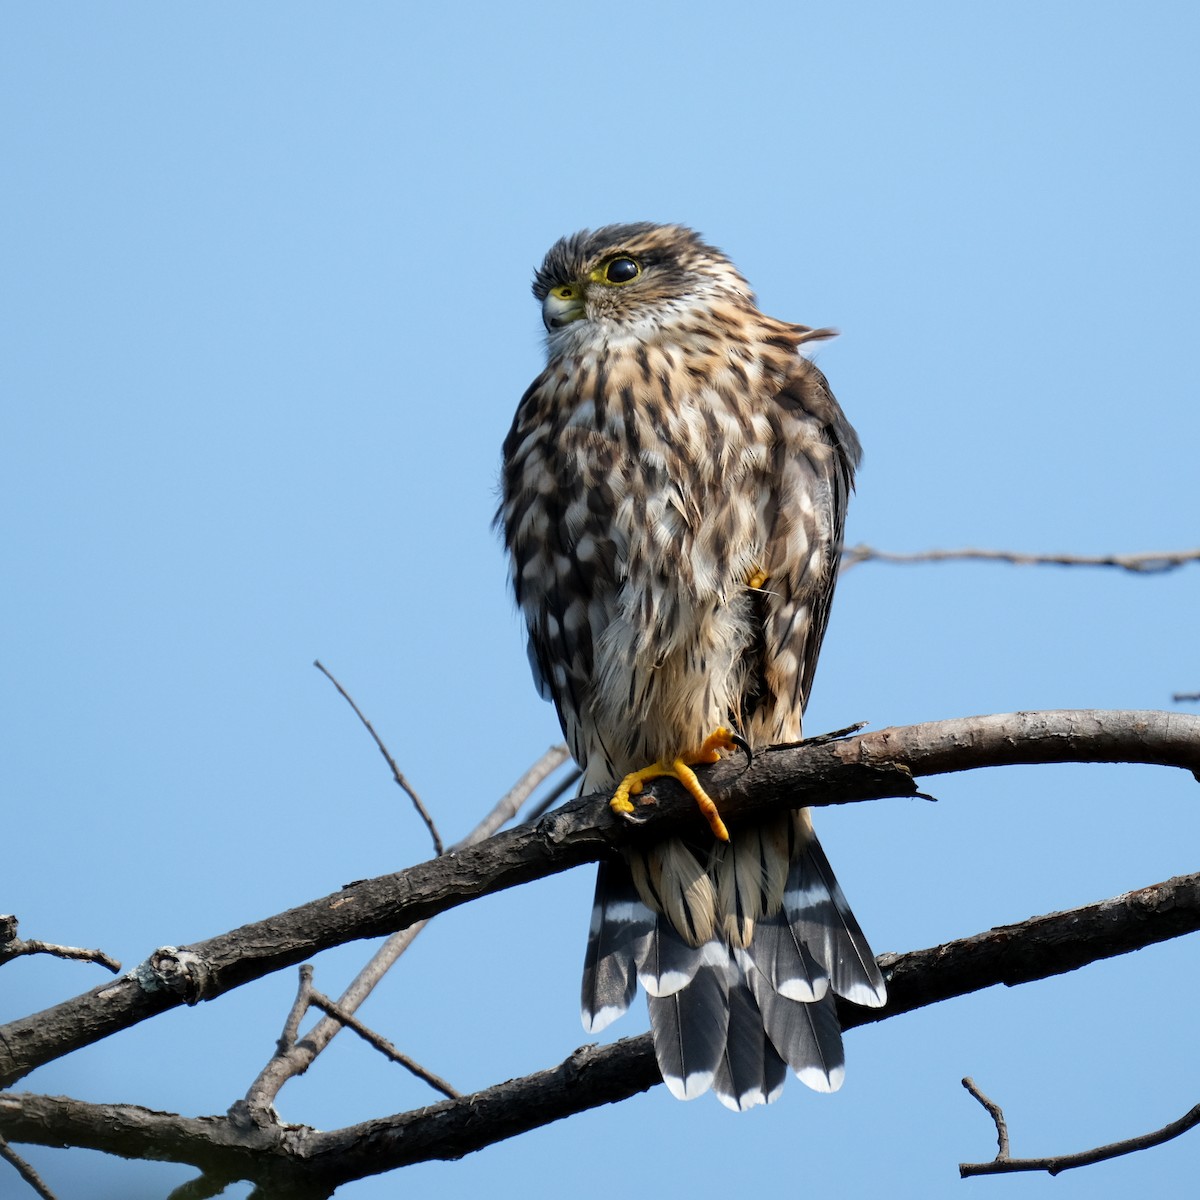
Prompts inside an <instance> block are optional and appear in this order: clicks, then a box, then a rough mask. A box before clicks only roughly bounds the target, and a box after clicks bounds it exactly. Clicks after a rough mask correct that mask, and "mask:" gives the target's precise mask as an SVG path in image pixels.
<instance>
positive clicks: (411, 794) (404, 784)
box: [313, 658, 444, 854]
mask: <svg viewBox="0 0 1200 1200" xmlns="http://www.w3.org/2000/svg"><path fill="white" fill-rule="evenodd" d="M313 666H314V667H316V668H317V670H318V671H320V672H321V674H322V675H324V676H325V678H326V679H328V680H329V682H330V683H332V684H333V686H334V687H335V688H337V690H338V691H339V692H340V693H341V696H342V699H344V700H345V701H346V703H347V704H349V705H350V707H351V708H352V709H354V714H355V716H357V717H358V719H359V720H360V721H361V722H362V723H363V725H364V726H365V727H366V730H367V732H368V733H369V734H370V735H371V737H372V738H373V739H374V741H375V745H376V746H378V747H379V753H380V754H382V755H383V757H384V761H385V762H386V763H387V765H388V766H389V767H390V768H391V770H392V778H393V779H394V780H395V781H396V782H397V783H398V784H399V785H400V787H401V788H402V789H403V790H404V791H405V792H406V793H407V794H408V798H409V799H410V800H411V801H412V802H413V805H414V807H415V808H416V810H417V812H418V813H420V814H421V820H422V821H424V822H425V827H426V828H427V829H428V830H429V836H430V837H432V838H433V852H434V854H442V853H443V852H444V848H443V846H442V835H441V834H440V833H438V831H437V826H436V825H435V824H434V823H433V818H432V817H431V816H430V815H429V810H428V809H426V807H425V805H424V804H422V803H421V797H420V796H418V795H417V793H416V790H415V789H414V788H413V786H412V784H411V783H409V782H408V780H407V779H405V778H404V774H403V772H402V771H401V770H400V768H399V767H398V766H397V765H396V760H395V759H394V758H393V757H392V756H391V754H390V753H389V752H388V748H387V747H386V746H385V745H384V744H383V739H382V738H381V737H380V736H379V734H377V733H376V732H375V727H374V726H373V725H372V724H371V722H370V721H368V720H367V718H366V717H365V716H364V715H363V712H362V709H360V708H359V707H358V705H357V704H355V703H354V701H353V699H351V696H350V693H349V692H347V691H346V689H345V688H344V687H342V685H341V684H340V683H338V681H337V680H336V679H335V678H334V677H333V676H332V675H331V674H330V673H329V671H328V670H326V668H325V667H324V665H323V664H322V662H321V660H320V659H319V658H318V659H317V660H316V661H315V662H314V663H313Z"/></svg>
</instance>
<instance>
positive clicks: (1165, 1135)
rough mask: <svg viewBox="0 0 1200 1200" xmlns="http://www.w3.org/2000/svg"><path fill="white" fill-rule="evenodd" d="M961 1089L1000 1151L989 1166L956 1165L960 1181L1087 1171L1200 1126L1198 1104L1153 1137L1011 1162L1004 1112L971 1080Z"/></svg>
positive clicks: (1144, 1134)
mask: <svg viewBox="0 0 1200 1200" xmlns="http://www.w3.org/2000/svg"><path fill="white" fill-rule="evenodd" d="M962 1082H963V1087H965V1088H966V1089H967V1091H968V1092H970V1093H971V1095H972V1096H974V1097H975V1099H976V1100H978V1101H979V1103H980V1104H982V1105H983V1107H984V1108H985V1109H987V1111H988V1113H989V1114H990V1115H991V1118H992V1120H993V1121H994V1122H995V1124H996V1141H997V1142H998V1143H999V1147H1000V1148H999V1150H998V1151H997V1154H996V1157H995V1158H994V1159H992V1161H991V1162H984V1163H959V1164H958V1174H959V1177H960V1178H962V1179H969V1178H970V1177H971V1176H972V1175H1007V1174H1011V1173H1014V1172H1017V1171H1046V1172H1047V1173H1048V1174H1050V1175H1058V1174H1059V1173H1060V1172H1062V1171H1070V1170H1071V1169H1072V1168H1074V1167H1090V1166H1091V1165H1092V1164H1093V1163H1098V1162H1105V1161H1106V1160H1107V1159H1110V1158H1120V1157H1121V1155H1123V1154H1134V1153H1136V1152H1137V1151H1138V1150H1149V1149H1150V1147H1152V1146H1161V1145H1162V1144H1163V1142H1169V1141H1171V1139H1172V1138H1177V1137H1179V1135H1180V1134H1181V1133H1187V1131H1188V1130H1189V1129H1194V1128H1195V1127H1196V1126H1197V1125H1200V1104H1197V1105H1196V1106H1195V1107H1194V1108H1192V1109H1190V1110H1189V1111H1188V1112H1186V1113H1184V1115H1183V1116H1182V1117H1180V1118H1179V1120H1177V1121H1172V1122H1171V1123H1170V1124H1169V1125H1164V1126H1163V1127H1162V1128H1161V1129H1156V1130H1154V1131H1153V1132H1152V1133H1142V1134H1139V1135H1138V1136H1137V1137H1131V1138H1126V1139H1125V1140H1124V1141H1122V1142H1110V1143H1109V1144H1108V1145H1107V1146H1097V1147H1096V1148H1095V1149H1093V1150H1081V1151H1079V1152H1078V1153H1077V1154H1055V1155H1047V1156H1046V1157H1044V1158H1011V1157H1009V1146H1008V1124H1007V1122H1006V1121H1005V1120H1004V1110H1003V1109H1002V1108H1001V1107H1000V1105H998V1104H997V1103H995V1101H993V1100H989V1099H988V1098H987V1097H986V1096H985V1095H984V1094H983V1093H982V1092H981V1091H980V1090H979V1089H978V1088H977V1087H976V1086H975V1083H974V1082H973V1081H972V1080H971V1079H969V1078H968V1079H964V1080H963V1081H962Z"/></svg>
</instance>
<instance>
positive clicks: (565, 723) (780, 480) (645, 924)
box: [497, 224, 885, 1109]
mask: <svg viewBox="0 0 1200 1200" xmlns="http://www.w3.org/2000/svg"><path fill="white" fill-rule="evenodd" d="M533 292H534V295H535V296H536V297H537V299H538V300H540V301H541V304H542V317H543V320H544V322H545V325H546V331H547V337H546V343H547V365H546V369H545V370H544V371H543V372H542V374H541V375H539V376H538V378H537V379H536V380H534V382H533V384H532V386H531V387H530V388H529V390H528V391H527V392H526V393H525V395H524V397H523V398H522V400H521V403H520V405H519V407H518V409H517V413H516V417H515V419H514V421H513V425H512V429H511V431H510V432H509V435H508V438H507V439H506V441H505V443H504V468H503V497H502V500H501V504H500V509H499V512H498V514H497V522H498V523H499V524H500V525H501V526H502V529H503V533H504V539H505V542H506V544H507V547H508V550H509V553H510V555H511V568H512V582H513V588H514V591H515V593H516V598H517V602H518V603H519V605H520V606H521V610H522V612H523V613H524V615H525V619H526V621H527V622H528V626H529V657H530V662H531V664H532V667H533V673H534V677H535V679H536V681H537V683H538V686H539V689H540V690H541V692H542V695H543V696H545V697H546V698H548V699H551V700H553V701H554V704H555V707H556V708H557V709H558V716H559V720H560V721H561V722H562V727H563V732H564V734H565V736H566V739H567V743H568V745H569V746H570V748H571V753H572V754H573V755H574V756H575V759H576V761H577V762H578V763H579V765H580V767H581V768H582V770H583V785H582V786H583V791H584V792H592V791H598V790H607V791H611V792H612V793H613V799H612V807H613V808H614V809H615V810H616V811H618V812H622V813H625V814H632V813H634V812H635V811H636V800H635V798H636V797H637V795H638V793H639V792H640V791H641V790H642V785H643V783H644V782H646V781H647V780H649V779H652V778H654V777H657V776H661V775H673V776H675V777H676V778H678V779H679V780H680V782H682V783H683V784H684V786H685V787H687V788H688V790H689V791H690V792H691V793H692V795H693V796H694V797H695V798H696V801H697V804H698V805H699V806H700V808H701V810H702V812H703V813H704V816H705V818H706V820H707V822H708V828H706V829H702V828H698V829H697V832H696V833H695V835H694V836H688V837H682V838H681V837H676V838H670V839H668V840H666V841H662V842H659V843H657V844H653V845H650V846H649V847H648V848H644V849H643V848H638V849H636V850H632V851H630V852H628V853H627V854H626V855H625V856H624V858H623V860H614V861H609V862H606V863H603V864H601V867H600V871H599V875H598V878H597V881H596V899H595V906H594V908H593V912H592V924H591V930H590V933H589V938H588V946H587V954H586V961H585V964H584V977H583V1021H584V1025H585V1026H586V1028H587V1029H588V1030H589V1031H593V1032H594V1031H596V1030H600V1029H603V1028H604V1027H605V1026H606V1025H608V1024H609V1022H610V1021H612V1020H614V1019H615V1018H616V1017H618V1016H620V1015H621V1014H622V1013H623V1012H624V1011H625V1010H626V1009H627V1008H628V1007H629V1004H630V1001H631V1000H632V999H633V996H634V993H635V992H636V990H637V981H638V980H640V981H641V983H642V985H643V987H644V988H645V989H646V992H647V993H648V997H649V1007H650V1023H651V1026H652V1028H653V1032H654V1048H655V1052H656V1054H657V1057H658V1063H659V1066H660V1068H661V1070H662V1074H663V1079H664V1080H665V1081H666V1084H667V1086H668V1087H669V1088H670V1089H671V1091H672V1092H673V1093H674V1094H675V1095H676V1096H678V1097H680V1098H682V1099H691V1098H692V1097H694V1096H698V1095H700V1094H701V1093H702V1092H705V1091H707V1090H708V1089H709V1088H710V1087H711V1088H713V1089H714V1090H715V1091H716V1093H717V1095H718V1097H719V1098H720V1099H721V1101H722V1102H723V1103H724V1104H726V1105H728V1106H729V1107H731V1108H736V1109H744V1108H750V1107H752V1106H753V1105H755V1104H762V1103H764V1102H769V1101H771V1100H774V1099H775V1097H776V1096H778V1095H779V1093H780V1091H781V1089H782V1087H783V1082H784V1079H785V1077H786V1073H787V1070H786V1068H787V1067H791V1068H792V1069H793V1070H795V1072H796V1073H797V1075H799V1077H800V1078H801V1079H802V1080H803V1081H804V1082H805V1083H806V1084H808V1085H809V1086H810V1087H813V1088H816V1089H817V1090H818V1091H833V1090H834V1089H836V1088H837V1087H839V1086H840V1084H841V1082H842V1077H843V1074H844V1068H843V1056H842V1045H841V1031H840V1029H839V1026H838V1021H837V1011H836V1007H835V1000H834V997H835V995H836V996H843V997H845V998H846V999H848V1000H852V1001H854V1002H855V1003H857V1004H866V1005H881V1004H883V1003H884V1000H885V991H884V984H883V979H882V977H881V975H880V973H879V969H878V967H877V966H876V965H875V959H874V956H873V955H872V953H871V951H870V948H869V947H868V946H867V943H866V940H865V938H864V937H863V935H862V931H861V930H860V929H859V927H858V923H857V922H856V921H855V919H854V916H853V914H852V913H851V912H850V909H849V906H848V905H847V904H846V901H845V898H844V897H843V895H842V892H841V889H840V888H839V887H838V884H837V881H836V880H835V879H834V876H833V872H832V871H831V870H830V868H829V863H828V861H827V860H826V858H825V855H824V852H823V851H822V850H821V847H820V844H819V843H818V842H817V840H816V837H815V836H814V835H813V832H812V824H811V822H810V820H809V816H808V813H807V811H805V810H803V809H798V810H796V811H793V812H788V813H784V814H781V815H777V816H773V817H770V818H768V819H767V820H764V821H758V822H755V823H752V824H747V825H744V826H738V827H735V828H734V830H733V832H732V835H730V834H729V833H728V832H727V831H726V829H725V825H724V823H723V821H722V820H721V817H720V815H719V813H718V812H717V809H716V807H715V805H714V804H713V802H712V801H711V800H710V799H709V797H708V796H707V795H706V794H705V792H704V789H703V787H702V785H701V784H700V782H699V781H698V780H697V778H696V775H695V773H694V772H693V771H692V770H691V767H692V766H693V765H695V764H697V763H706V762H713V761H715V760H716V759H717V758H718V757H719V756H720V753H721V752H722V751H728V750H732V749H733V748H734V747H735V746H744V747H745V748H746V749H747V751H750V750H754V749H758V748H761V747H766V746H770V745H772V744H775V743H779V742H795V741H798V740H799V739H800V737H801V732H800V723H801V714H802V713H803V711H804V706H805V703H806V701H807V699H808V692H809V687H810V685H811V682H812V677H813V671H814V669H815V667H816V664H817V654H818V652H819V651H820V648H821V639H822V637H823V636H824V633H825V626H826V622H827V620H828V616H829V603H830V599H831V597H832V595H833V588H834V583H835V580H836V575H837V561H838V548H839V546H840V544H841V541H842V528H843V525H844V522H845V514H846V502H847V499H848V497H849V494H850V490H851V487H852V484H853V476H854V468H855V466H856V464H857V462H858V458H859V444H858V439H857V437H856V436H855V433H854V430H853V429H852V428H851V427H850V424H849V423H848V422H847V420H846V418H845V416H844V415H843V414H842V410H841V408H840V407H839V406H838V403H837V401H836V400H835V399H834V398H833V395H832V394H831V393H830V391H829V387H828V385H827V384H826V381H825V377H824V376H823V375H822V374H821V372H820V371H819V370H817V368H816V367H815V366H813V365H812V363H811V362H809V361H808V360H807V359H805V358H802V357H801V356H800V354H799V352H798V351H799V348H800V347H801V346H803V345H804V344H805V343H807V342H811V341H815V340H817V339H819V338H825V337H830V336H832V331H831V330H828V329H811V328H809V327H808V326H805V325H791V324H788V323H787V322H784V321H777V320H774V319H773V318H771V317H767V316H764V315H763V313H761V312H760V311H759V310H758V308H757V306H756V304H755V299H754V295H753V293H752V292H751V290H750V288H749V285H748V284H747V283H746V281H745V280H744V279H743V278H742V277H741V275H739V274H738V272H737V270H736V269H735V268H734V266H733V265H732V263H730V262H729V260H728V259H726V258H725V256H724V255H723V254H721V253H720V252H719V251H717V250H715V249H714V248H713V247H711V246H708V245H706V244H705V243H704V242H703V241H701V240H700V238H699V237H698V236H697V235H696V234H695V233H693V232H692V231H691V230H689V229H685V228H682V227H681V226H677V225H661V226H660V225H651V224H637V225H609V226H606V227H605V228H603V229H597V230H595V231H594V232H592V231H584V232H582V233H577V234H575V235H573V236H572V237H568V238H564V239H562V240H561V241H559V242H558V243H556V244H555V245H554V246H553V247H552V248H551V249H550V251H549V253H548V254H547V255H546V258H545V261H544V262H543V263H542V266H541V268H540V269H539V270H538V272H537V275H536V277H535V280H534V284H533ZM710 830H711V832H710Z"/></svg>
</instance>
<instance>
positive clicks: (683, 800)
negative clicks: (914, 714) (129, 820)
mask: <svg viewBox="0 0 1200 1200" xmlns="http://www.w3.org/2000/svg"><path fill="white" fill-rule="evenodd" d="M1045 762H1139V763H1157V764H1161V765H1169V766H1176V767H1181V768H1184V769H1186V770H1189V771H1191V772H1193V773H1198V772H1200V717H1196V716H1190V715H1184V714H1181V713H1164V712H1123V711H1116V712H1100V711H1092V710H1085V711H1078V712H1076V711H1059V712H1032V713H1008V714H1005V715H1001V716H990V717H971V718H960V719H956V720H951V721H936V722H931V723H929V724H923V725H911V726H906V727H903V728H894V729H884V730H881V731H880V732H878V733H868V734H862V735H859V736H857V737H851V738H846V739H844V740H840V741H825V742H822V741H820V740H817V741H816V742H814V743H812V744H802V745H799V746H796V747H792V748H784V749H778V750H773V751H770V752H767V753H762V754H759V755H758V756H757V758H756V759H755V761H754V763H753V764H752V766H750V767H749V768H746V767H745V766H744V765H743V763H742V761H741V760H740V759H730V760H727V761H725V762H723V763H719V764H717V765H716V766H715V767H713V768H712V769H711V771H710V772H708V773H707V774H706V775H705V778H706V780H708V781H709V785H710V787H711V790H712V791H713V792H714V793H715V794H716V795H717V796H718V798H719V800H720V804H721V811H722V813H723V814H724V815H725V818H726V821H727V823H728V824H729V825H730V827H731V828H732V829H734V831H735V832H734V836H736V826H737V823H738V821H739V820H744V819H745V818H746V817H747V816H749V815H752V814H754V813H759V812H765V811H768V810H770V809H773V808H780V807H784V806H794V805H796V804H807V805H813V806H820V805H828V804H845V803H850V802H853V801H858V800H871V799H879V798H881V797H886V796H909V795H913V794H915V792H916V785H915V783H914V782H913V776H916V775H929V774H940V773H944V772H947V771H961V770H968V769H971V768H976V767H990V766H999V765H1005V764H1015V763H1045ZM651 790H652V792H653V793H654V795H655V797H656V803H653V804H648V805H646V806H645V807H644V809H643V810H642V812H643V814H644V822H643V824H641V825H640V826H638V827H637V828H635V829H631V828H630V827H629V826H628V825H627V824H626V823H624V822H622V821H620V820H618V819H617V818H616V817H615V816H613V814H612V813H611V811H610V810H609V808H608V807H607V805H606V804H605V803H604V798H603V797H596V796H588V797H584V798H582V799H580V800H575V801H572V802H571V803H569V804H566V805H564V806H563V807H562V808H559V809H556V810H555V811H554V812H551V813H548V814H547V815H546V816H544V817H542V818H541V819H540V820H539V821H538V822H537V823H536V824H533V825H524V826H520V827H518V828H516V829H513V830H510V831H508V832H505V833H500V834H497V835H496V836H495V837H493V838H489V839H488V840H487V841H486V842H483V843H481V844H480V845H478V846H473V847H470V848H467V849H464V850H462V851H459V852H458V853H454V854H446V855H443V856H442V857H440V858H437V859H433V860H432V861H430V862H426V863H421V864H419V865H418V866H415V867H410V868H409V869H408V870H406V871H399V872H397V873H395V874H393V875H384V876H380V877H379V878H376V879H369V880H364V881H362V882H360V883H355V884H351V885H350V886H348V887H346V888H343V889H342V890H341V891H340V892H336V893H334V894H333V895H330V896H326V897H323V898H322V899H320V900H315V901H312V902H311V903H309V904H304V905H301V906H300V907H299V908H294V909H291V910H289V911H288V912H285V913H280V914H278V915H276V916H273V917H268V918H267V919H266V920H263V921H256V922H254V923H252V924H249V925H243V926H242V927H241V928H239V929H235V930H232V931H231V932H229V933H225V934H221V935H220V936H218V937H214V938H211V939H209V940H207V941H204V942H197V943H195V944H194V945H191V946H186V947H181V948H176V947H171V946H168V947H163V948H160V949H159V950H157V951H155V952H154V954H152V955H151V956H150V958H149V959H147V960H146V962H144V963H142V964H141V965H140V966H138V967H137V968H135V969H134V970H133V971H131V972H130V973H129V974H127V975H125V976H123V977H122V978H121V979H119V980H116V981H114V982H112V983H110V984H107V985H105V986H102V987H99V988H95V989H93V990H92V991H90V992H87V993H85V994H84V995H82V996H77V997H76V998H74V999H73V1000H68V1001H65V1002H64V1003H62V1004H59V1005H56V1006H55V1007H53V1008H50V1009H46V1010H45V1011H43V1012H41V1013H37V1014H35V1015H34V1016H31V1017H27V1018H24V1019H22V1020H18V1021H13V1022H11V1023H10V1024H8V1025H6V1026H2V1027H0V1087H6V1086H10V1085H11V1084H12V1083H14V1082H16V1081H17V1080H18V1079H20V1078H22V1077H23V1076H25V1075H26V1074H28V1073H29V1072H30V1071H32V1070H33V1069H34V1068H36V1067H38V1066H41V1065H42V1064H43V1063H46V1062H50V1061H51V1060H53V1059H55V1058H58V1057H61V1056H62V1055H64V1054H67V1053H69V1052H70V1051H72V1050H75V1049H78V1048H79V1047H81V1046H85V1045H90V1044H91V1043H93V1042H96V1041H99V1040H101V1039H102V1038H105V1037H107V1036H109V1035H110V1034H112V1033H115V1032H116V1031H118V1030H120V1029H124V1028H127V1027H129V1026H130V1025H134V1024H136V1023H138V1022H139V1021H143V1020H146V1019H147V1018H148V1017H151V1016H154V1015H155V1014H157V1013H160V1012H163V1011H165V1010H166V1009H169V1008H174V1007H177V1006H179V1005H181V1004H195V1003H197V1002H198V1001H200V1000H211V999H214V998H215V997H217V996H219V995H221V994H222V993H224V992H227V991H229V990H230V989H231V988H235V987H239V986H240V985H242V984H244V983H247V982H249V981H251V980H253V979H258V978H261V977H262V976H263V975H266V974H269V973H270V972H272V971H278V970H280V969H282V968H284V967H289V966H294V965H296V964H297V963H299V962H301V961H302V960H303V959H306V958H308V957H309V956H311V955H312V954H315V953H317V952H319V951H321V950H326V949H328V948H329V947H331V946H336V945H340V944H342V943H344V942H348V941H353V940H355V939H359V938H368V937H376V936H379V935H381V934H390V933H393V932H395V931H396V930H398V929H402V928H404V927H405V926H408V925H411V924H413V923H414V922H416V921H421V920H426V919H428V918H429V917H432V916H435V915H436V914H437V913H439V912H444V911H446V910H447V909H449V908H454V907H456V906H457V905H460V904H464V903H466V902H467V901H469V900H472V899H475V898H476V897H479V896H484V895H488V894H490V893H493V892H497V891H501V890H503V889H505V888H510V887H515V886H516V885H518V884H521V883H527V882H529V881H530V880H532V879H537V878H540V877H542V876H546V875H551V874H554V873H556V872H558V871H564V870H567V869H568V868H570V867H574V866H578V865H579V864H580V863H583V862H587V861H589V860H592V859H597V858H600V857H601V856H603V855H604V854H606V853H609V852H611V851H613V850H615V849H617V848H618V847H620V846H622V845H625V844H628V843H629V842H630V841H631V840H633V839H635V838H639V837H649V836H653V837H661V836H663V834H664V833H667V832H671V831H674V830H679V829H683V828H694V827H696V822H697V821H699V819H700V818H699V817H698V816H697V814H696V811H695V806H694V804H693V803H692V802H691V800H690V799H688V798H687V796H686V794H685V793H683V791H682V789H681V788H679V787H677V786H676V785H675V784H673V783H669V782H663V783H661V784H659V783H656V784H655V786H654V787H653V788H652V789H651Z"/></svg>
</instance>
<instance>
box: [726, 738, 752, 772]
mask: <svg viewBox="0 0 1200 1200" xmlns="http://www.w3.org/2000/svg"><path fill="white" fill-rule="evenodd" d="M729 740H730V741H731V742H732V743H733V744H734V745H735V746H736V747H737V748H738V749H739V750H740V751H741V752H742V753H743V754H745V756H746V766H749V765H750V764H751V763H752V762H753V761H754V751H753V750H751V749H750V743H749V742H748V741H746V739H745V738H744V737H742V735H741V734H740V733H731V734H730V735H729Z"/></svg>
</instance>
